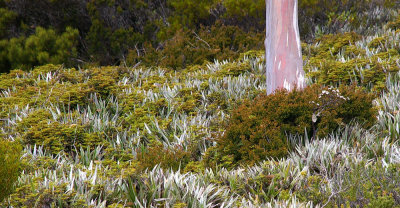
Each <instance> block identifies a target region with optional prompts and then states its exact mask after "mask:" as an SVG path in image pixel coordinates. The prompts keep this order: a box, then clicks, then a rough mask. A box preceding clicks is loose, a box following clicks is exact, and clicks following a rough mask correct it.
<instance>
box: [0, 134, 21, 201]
mask: <svg viewBox="0 0 400 208" xmlns="http://www.w3.org/2000/svg"><path fill="white" fill-rule="evenodd" d="M21 150H22V148H21V146H20V145H18V144H16V142H10V141H6V140H4V139H0V202H1V201H3V199H5V198H6V197H7V196H8V195H9V194H11V193H12V191H13V189H14V184H15V182H16V181H17V179H18V176H19V174H20V165H21V164H20V163H21V162H20V157H21Z"/></svg>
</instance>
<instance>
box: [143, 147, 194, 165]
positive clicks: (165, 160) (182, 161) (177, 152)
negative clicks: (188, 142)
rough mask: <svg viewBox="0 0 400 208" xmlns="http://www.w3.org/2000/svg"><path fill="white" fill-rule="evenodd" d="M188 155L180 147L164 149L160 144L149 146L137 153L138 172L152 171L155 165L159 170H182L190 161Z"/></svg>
mask: <svg viewBox="0 0 400 208" xmlns="http://www.w3.org/2000/svg"><path fill="white" fill-rule="evenodd" d="M190 156H191V155H190V153H189V152H187V151H185V150H184V149H183V148H182V147H168V148H165V147H164V145H162V144H159V143H158V144H150V145H149V146H148V147H147V148H144V149H141V150H139V151H138V153H137V160H138V161H139V165H138V170H139V171H144V170H146V169H153V168H154V167H155V166H156V165H158V164H159V165H160V166H161V168H166V169H172V170H174V171H176V170H178V169H181V170H183V169H184V168H185V166H186V164H188V163H189V161H190Z"/></svg>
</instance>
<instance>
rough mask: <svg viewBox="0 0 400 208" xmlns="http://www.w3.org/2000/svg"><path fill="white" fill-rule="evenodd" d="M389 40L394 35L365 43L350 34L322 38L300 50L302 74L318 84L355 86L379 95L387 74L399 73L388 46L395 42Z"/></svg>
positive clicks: (394, 52)
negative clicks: (304, 72)
mask: <svg viewBox="0 0 400 208" xmlns="http://www.w3.org/2000/svg"><path fill="white" fill-rule="evenodd" d="M393 37H395V34H390V33H388V34H387V35H386V34H385V35H382V36H378V37H374V38H373V39H370V40H369V41H366V40H362V37H361V36H360V35H359V34H356V33H354V32H352V33H343V34H335V35H325V36H322V37H321V38H318V39H316V40H315V41H314V42H315V43H314V44H313V45H309V46H307V47H305V48H304V50H303V52H304V55H305V56H308V57H309V59H308V64H306V65H305V70H306V71H307V72H308V75H309V77H311V78H312V79H313V80H315V81H316V82H318V83H321V84H325V85H334V86H336V85H338V84H341V83H342V84H344V83H345V84H350V83H356V84H358V85H360V86H363V87H366V88H373V90H375V91H380V90H382V89H383V88H384V87H385V82H386V77H387V74H389V73H393V72H397V71H398V70H399V68H398V66H397V60H398V58H399V57H400V54H399V50H398V47H397V46H395V45H392V41H394V42H395V41H396V40H394V39H393ZM370 51H374V52H373V53H370Z"/></svg>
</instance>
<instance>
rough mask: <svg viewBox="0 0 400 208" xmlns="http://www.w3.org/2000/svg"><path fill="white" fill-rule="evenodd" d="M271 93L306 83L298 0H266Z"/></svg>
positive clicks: (267, 48) (268, 83)
mask: <svg viewBox="0 0 400 208" xmlns="http://www.w3.org/2000/svg"><path fill="white" fill-rule="evenodd" d="M265 3H266V6H267V9H266V17H267V18H266V38H265V61H266V75H267V94H268V95H269V94H271V93H273V92H274V91H275V90H277V89H280V88H285V89H286V90H288V91H290V90H293V89H294V88H295V87H297V89H302V88H304V87H305V85H306V84H305V79H304V70H303V59H302V55H301V45H300V35H299V26H298V18H297V5H298V4H297V0H266V1H265Z"/></svg>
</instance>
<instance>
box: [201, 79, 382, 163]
mask: <svg viewBox="0 0 400 208" xmlns="http://www.w3.org/2000/svg"><path fill="white" fill-rule="evenodd" d="M373 99H374V96H372V94H368V93H366V92H364V91H362V90H361V89H360V88H357V87H355V86H351V87H349V86H342V87H340V88H339V89H334V88H327V87H324V88H321V87H319V86H318V85H313V86H311V87H307V88H306V89H305V90H303V91H298V90H294V91H292V92H287V91H285V90H278V91H276V92H275V93H274V94H272V95H269V96H266V95H260V96H259V97H258V98H257V99H255V100H254V101H246V102H245V103H244V104H243V105H241V106H240V107H238V108H237V109H236V110H234V112H233V114H232V117H231V119H230V121H229V122H228V124H227V127H226V131H225V133H224V134H223V135H221V136H219V137H218V138H217V140H216V141H217V145H216V146H215V147H214V148H210V150H209V152H208V153H207V155H206V157H205V158H206V159H205V162H206V163H207V164H208V165H209V166H211V167H212V166H213V165H215V164H216V163H221V164H225V165H226V166H228V167H229V166H232V165H233V166H235V165H237V164H246V165H250V164H255V163H257V162H259V161H261V160H263V159H265V158H266V157H274V158H280V157H283V156H285V155H286V154H287V151H288V144H287V139H286V136H287V135H288V134H292V135H303V136H304V133H305V131H306V132H307V134H308V135H312V136H313V137H314V138H315V137H324V136H326V135H328V134H329V133H331V132H332V131H334V130H336V129H337V128H338V127H339V126H343V125H345V124H349V123H350V122H351V121H352V120H354V119H357V120H358V121H359V122H360V123H362V124H363V126H364V127H365V128H369V127H371V126H372V125H373V124H374V122H375V120H376V116H375V114H376V109H374V108H373V105H372V100H373ZM216 161H217V162H216Z"/></svg>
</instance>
